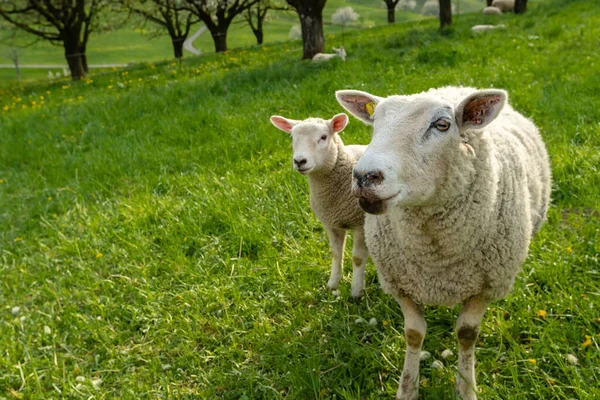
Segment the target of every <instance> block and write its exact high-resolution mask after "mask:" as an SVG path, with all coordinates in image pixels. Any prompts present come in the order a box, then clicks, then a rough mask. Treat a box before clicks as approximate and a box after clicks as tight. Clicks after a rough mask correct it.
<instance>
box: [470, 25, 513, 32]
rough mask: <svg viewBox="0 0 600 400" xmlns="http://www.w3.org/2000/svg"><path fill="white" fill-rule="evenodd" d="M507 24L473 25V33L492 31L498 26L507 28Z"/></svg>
mask: <svg viewBox="0 0 600 400" xmlns="http://www.w3.org/2000/svg"><path fill="white" fill-rule="evenodd" d="M505 27H506V26H505V25H504V24H498V25H474V26H472V27H471V32H473V33H482V32H485V31H491V30H494V29H498V28H505Z"/></svg>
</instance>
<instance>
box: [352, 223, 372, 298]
mask: <svg viewBox="0 0 600 400" xmlns="http://www.w3.org/2000/svg"><path fill="white" fill-rule="evenodd" d="M353 240H354V244H353V246H352V267H353V269H354V270H353V271H352V297H360V296H362V295H363V292H364V290H365V265H366V264H367V259H368V258H369V252H368V250H367V244H366V243H365V229H364V228H363V227H362V226H361V227H360V228H356V229H355V230H354V235H353Z"/></svg>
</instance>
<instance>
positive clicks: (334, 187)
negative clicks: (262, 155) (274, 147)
mask: <svg viewBox="0 0 600 400" xmlns="http://www.w3.org/2000/svg"><path fill="white" fill-rule="evenodd" d="M271 122H272V123H273V125H275V126H276V127H277V128H279V129H281V130H282V131H284V132H288V133H290V134H291V136H292V147H293V152H294V154H293V163H294V168H295V169H296V171H298V172H299V173H301V174H302V175H306V177H307V178H308V184H309V186H310V206H311V208H312V210H313V212H314V213H315V215H316V216H317V218H319V220H320V221H321V222H322V223H323V225H324V227H325V230H326V231H327V235H328V236H329V242H330V244H331V251H332V253H333V260H332V263H331V276H330V278H329V282H327V287H328V288H330V289H337V287H338V284H339V282H340V279H341V278H342V264H343V260H344V247H345V243H346V231H347V230H352V231H353V233H354V235H353V237H354V245H353V248H352V266H353V268H354V270H353V275H352V297H360V296H361V295H362V293H363V290H364V288H365V264H366V263H367V259H368V252H367V246H366V244H365V234H364V212H363V211H362V209H361V208H360V206H359V204H358V201H357V200H356V198H354V196H352V193H351V192H350V190H351V187H352V168H353V167H354V165H355V164H356V162H357V161H358V159H359V158H360V156H361V155H362V154H363V153H364V151H365V149H366V147H367V146H359V145H350V146H344V143H343V142H342V139H341V138H340V136H339V133H340V132H341V131H342V130H343V129H344V128H345V127H346V125H347V124H348V116H347V115H346V114H338V115H336V116H334V117H333V118H331V119H330V120H323V119H320V118H308V119H306V120H304V121H295V120H291V119H287V118H284V117H280V116H278V115H274V116H272V117H271Z"/></svg>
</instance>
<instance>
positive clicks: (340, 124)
mask: <svg viewBox="0 0 600 400" xmlns="http://www.w3.org/2000/svg"><path fill="white" fill-rule="evenodd" d="M346 125H348V116H347V115H346V114H344V113H341V114H337V115H335V116H334V117H333V118H331V119H330V120H329V126H330V127H331V131H332V132H333V133H338V132H341V131H343V130H344V128H345V127H346Z"/></svg>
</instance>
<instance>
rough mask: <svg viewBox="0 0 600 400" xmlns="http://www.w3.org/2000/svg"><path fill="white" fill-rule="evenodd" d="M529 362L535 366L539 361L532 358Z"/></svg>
mask: <svg viewBox="0 0 600 400" xmlns="http://www.w3.org/2000/svg"><path fill="white" fill-rule="evenodd" d="M527 361H529V363H530V364H532V365H535V363H537V361H536V359H535V358H530V359H529V360H527Z"/></svg>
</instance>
